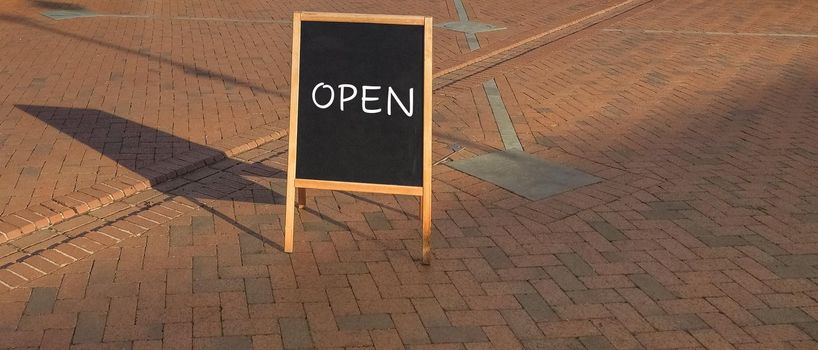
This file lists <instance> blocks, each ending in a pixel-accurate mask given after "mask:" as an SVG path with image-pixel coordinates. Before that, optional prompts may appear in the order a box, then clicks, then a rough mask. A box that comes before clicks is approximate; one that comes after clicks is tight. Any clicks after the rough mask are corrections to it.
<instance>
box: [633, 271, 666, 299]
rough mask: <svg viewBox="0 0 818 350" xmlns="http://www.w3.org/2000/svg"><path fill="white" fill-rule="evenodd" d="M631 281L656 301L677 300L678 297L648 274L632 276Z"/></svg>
mask: <svg viewBox="0 0 818 350" xmlns="http://www.w3.org/2000/svg"><path fill="white" fill-rule="evenodd" d="M629 278H630V280H631V281H632V282H633V283H634V284H636V286H637V287H639V289H641V290H643V291H644V292H645V293H647V294H648V295H649V296H651V298H653V299H654V300H669V299H675V298H676V296H675V295H673V293H672V292H670V291H669V290H667V288H665V287H664V286H663V285H662V284H661V283H659V281H657V280H656V279H655V278H653V277H652V276H650V275H648V274H638V275H630V276H629Z"/></svg>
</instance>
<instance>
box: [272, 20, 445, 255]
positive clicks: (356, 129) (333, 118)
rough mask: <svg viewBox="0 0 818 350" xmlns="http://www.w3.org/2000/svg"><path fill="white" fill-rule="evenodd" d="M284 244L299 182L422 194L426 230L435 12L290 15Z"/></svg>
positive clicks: (299, 200) (300, 194) (301, 200)
mask: <svg viewBox="0 0 818 350" xmlns="http://www.w3.org/2000/svg"><path fill="white" fill-rule="evenodd" d="M292 50H293V59H292V81H291V94H290V134H289V137H290V144H289V165H288V168H287V201H286V211H285V224H284V251H286V252H292V250H293V228H294V219H295V206H296V205H298V206H299V207H303V206H304V205H305V199H306V195H305V193H306V192H305V189H308V188H310V189H320V190H339V191H358V192H372V193H386V194H398V195H412V196H419V197H420V221H421V227H422V241H423V247H422V252H423V262H424V263H428V262H429V255H430V244H429V240H430V236H431V230H432V222H431V216H432V208H431V206H432V164H431V163H432V18H431V17H420V16H393V15H364V14H341V13H316V12H298V13H295V14H294V16H293V47H292Z"/></svg>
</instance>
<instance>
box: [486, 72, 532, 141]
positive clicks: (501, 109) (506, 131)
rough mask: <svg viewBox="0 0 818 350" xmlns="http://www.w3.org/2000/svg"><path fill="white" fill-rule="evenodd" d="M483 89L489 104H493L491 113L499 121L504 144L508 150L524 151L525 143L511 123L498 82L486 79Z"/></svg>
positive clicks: (498, 124) (498, 127) (498, 126)
mask: <svg viewBox="0 0 818 350" xmlns="http://www.w3.org/2000/svg"><path fill="white" fill-rule="evenodd" d="M483 90H485V91H486V97H488V100H489V106H491V113H492V114H494V121H496V122H497V129H498V130H499V131H500V138H502V139H503V146H504V147H505V149H507V150H511V149H516V150H519V151H522V150H523V145H522V144H521V143H520V139H519V138H518V137H517V131H516V130H514V124H512V123H511V117H509V115H508V110H507V109H506V105H505V104H504V103H503V97H502V96H500V89H498V88H497V82H496V81H495V80H494V79H491V80H486V81H485V82H483Z"/></svg>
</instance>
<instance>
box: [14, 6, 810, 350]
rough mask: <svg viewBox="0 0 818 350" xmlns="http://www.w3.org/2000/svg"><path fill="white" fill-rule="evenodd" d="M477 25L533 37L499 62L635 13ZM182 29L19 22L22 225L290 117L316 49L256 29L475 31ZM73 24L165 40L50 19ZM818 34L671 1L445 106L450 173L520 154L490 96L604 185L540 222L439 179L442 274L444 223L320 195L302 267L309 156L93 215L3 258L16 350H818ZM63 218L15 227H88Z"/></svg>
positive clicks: (275, 149) (221, 14)
mask: <svg viewBox="0 0 818 350" xmlns="http://www.w3.org/2000/svg"><path fill="white" fill-rule="evenodd" d="M464 3H465V4H466V7H467V10H468V11H469V12H470V13H471V14H473V15H474V16H473V19H475V20H480V21H485V22H494V23H502V24H503V25H505V26H507V27H509V31H508V32H506V33H505V34H503V33H502V32H495V33H490V34H485V35H483V34H481V35H479V36H478V37H479V39H480V40H481V44H485V45H487V46H489V47H491V45H501V44H502V43H503V42H504V40H512V39H514V38H515V37H516V36H524V35H526V34H531V33H533V32H537V31H539V32H542V31H544V30H546V29H548V28H546V27H548V26H553V25H558V24H561V23H564V21H570V20H572V19H575V18H576V17H577V16H583V15H585V14H587V13H591V12H593V11H595V10H597V9H598V8H599V7H602V6H606V5H611V4H613V3H614V2H598V3H594V4H593V6H592V5H590V2H575V3H571V4H569V3H570V2H559V3H558V4H557V3H554V4H553V5H554V6H549V4H550V2H543V3H536V4H534V5H531V4H528V5H531V6H527V7H525V6H524V5H525V4H527V3H526V2H523V1H519V2H515V1H512V2H510V3H507V4H500V3H493V2H487V1H464ZM180 4H190V5H191V6H187V5H185V6H182V5H179V6H171V5H168V4H161V5H160V4H154V5H149V4H147V3H128V4H125V3H117V2H87V3H81V4H73V5H72V4H67V3H65V4H60V3H55V2H35V1H31V2H28V1H14V2H7V3H3V4H0V11H3V13H4V14H3V15H2V16H3V17H0V31H2V32H3V33H12V35H10V36H3V37H2V39H0V40H2V41H0V50H2V51H3V53H6V52H8V53H10V54H9V55H3V58H0V62H2V63H4V64H5V65H0V78H2V79H4V80H2V81H3V82H4V83H3V84H2V85H0V99H2V98H4V99H5V100H0V101H5V102H0V103H2V104H0V144H2V146H0V162H4V163H3V164H5V165H6V167H5V168H4V170H3V171H0V179H2V180H0V190H2V195H3V196H7V197H4V198H5V199H0V202H2V203H0V205H2V206H3V208H5V209H2V210H11V209H8V208H23V207H25V206H28V204H29V203H32V202H33V201H34V199H35V198H43V200H45V199H48V198H51V197H52V196H57V195H58V194H64V193H68V192H71V191H74V190H75V189H77V188H79V187H78V186H82V187H89V186H92V185H94V184H97V183H98V182H99V181H100V180H101V179H111V178H113V177H114V176H118V175H119V174H120V173H121V172H122V173H128V172H133V173H134V174H133V175H134V176H136V177H139V176H145V175H146V174H148V173H147V172H143V173H139V171H138V170H137V169H140V168H139V167H137V166H136V164H140V165H145V166H147V165H149V164H154V163H155V162H156V161H158V160H167V159H170V158H171V157H174V156H179V155H180V154H182V153H181V151H182V150H190V149H191V148H192V147H193V146H192V145H194V144H199V145H210V144H211V142H216V141H217V140H224V139H227V138H229V137H230V136H231V135H239V136H240V135H247V133H249V132H251V130H253V129H254V128H255V127H256V126H260V125H266V124H269V123H270V122H272V121H275V120H283V119H286V115H285V114H282V113H286V108H285V107H286V105H287V101H286V96H283V95H279V94H278V93H281V92H282V91H283V93H286V91H287V78H286V76H287V74H288V73H286V72H288V68H287V67H288V63H287V62H288V54H289V49H288V45H289V44H288V40H289V39H288V35H289V32H288V31H289V28H288V27H287V24H286V23H278V22H258V23H255V22H253V23H251V22H247V20H261V19H264V20H269V19H286V17H287V16H288V14H289V12H291V11H292V10H293V9H295V8H301V7H305V8H307V7H308V8H309V9H322V10H338V11H340V10H345V11H364V10H366V11H365V12H412V11H421V12H422V11H430V12H429V13H432V14H434V15H435V16H436V20H440V19H442V18H446V19H452V18H455V16H456V15H455V14H454V12H453V11H454V10H453V8H452V4H450V3H444V2H424V3H417V4H410V3H401V4H399V5H396V3H393V2H380V3H371V4H370V3H364V2H361V3H356V4H353V5H349V6H348V7H344V6H345V5H343V4H341V3H334V2H333V3H330V2H326V3H320V2H319V3H309V4H307V3H303V4H302V3H297V2H296V3H287V4H286V5H282V4H278V5H277V6H272V7H271V6H267V5H269V4H267V3H265V4H261V3H257V2H248V3H242V4H227V3H220V4H218V5H217V4H214V3H199V2H185V3H180ZM262 5H263V6H262ZM49 6H51V7H55V6H56V7H59V6H62V7H65V6H82V7H86V8H90V9H92V10H94V11H99V12H109V13H128V14H146V15H148V16H151V18H149V19H144V18H143V19H139V18H122V17H99V18H87V19H81V20H64V21H60V22H52V21H50V20H47V19H44V18H40V17H37V16H38V15H36V12H37V11H40V10H42V9H44V8H47V7H49ZM532 6H533V7H532ZM523 8H525V9H526V10H523ZM546 8H551V10H547V9H546ZM548 11H552V12H548ZM540 12H547V14H542V16H541V15H540ZM285 15H287V16H285ZM180 16H187V17H197V18H200V20H191V19H180V18H174V17H180ZM816 18H818V7H816V5H815V4H813V3H809V2H798V3H793V4H787V6H782V4H781V3H779V2H774V1H758V2H753V3H752V4H745V3H736V2H727V1H692V2H674V1H651V2H649V3H648V4H646V5H643V6H639V7H637V8H635V9H633V10H631V11H628V12H627V13H625V14H623V15H619V16H616V17H614V18H611V19H609V20H606V21H603V22H601V23H599V24H597V25H596V26H593V27H590V28H587V29H584V30H581V31H579V32H577V33H576V34H573V35H570V36H568V37H566V38H564V39H561V40H559V41H557V42H554V43H549V44H547V45H546V44H545V43H541V44H542V45H540V44H537V45H540V46H541V47H531V48H532V50H531V51H530V52H526V53H524V54H522V55H519V56H518V55H517V54H519V53H520V52H518V53H517V54H514V55H509V56H508V57H501V58H502V59H501V60H500V61H498V63H497V64H495V65H493V66H491V67H483V68H484V69H483V70H481V71H480V72H479V73H478V74H475V75H473V76H469V77H465V78H462V79H456V80H454V81H452V83H451V84H447V85H446V86H443V87H440V88H438V89H437V90H436V91H435V123H436V129H435V136H436V138H435V145H434V153H435V156H436V158H437V157H439V156H443V155H444V154H446V153H447V149H446V147H447V146H448V144H450V143H454V142H457V143H461V144H463V145H465V146H466V147H467V150H466V151H464V152H461V153H460V154H458V155H456V157H471V156H474V155H476V154H482V153H486V152H490V151H493V150H495V149H499V148H501V147H502V142H501V140H500V138H499V133H498V131H497V129H496V126H495V124H494V121H493V118H492V116H491V114H490V113H491V112H490V111H491V109H490V108H489V106H488V102H487V100H486V97H485V93H484V92H483V91H482V89H481V87H480V86H481V85H480V83H481V82H482V80H481V79H483V78H485V77H489V76H490V77H492V78H495V79H496V81H497V82H498V86H499V89H500V91H501V93H502V95H503V100H504V103H505V104H506V106H507V108H508V109H509V114H510V115H511V118H512V122H513V123H514V126H515V129H516V131H517V133H518V135H519V137H520V140H521V142H522V144H523V147H524V148H525V149H526V151H527V152H529V153H532V154H534V155H536V156H538V157H542V158H547V159H550V160H553V161H558V162H560V163H563V164H565V165H569V166H572V167H576V168H579V169H582V170H583V171H586V172H589V173H591V174H593V175H595V176H597V177H600V178H601V179H603V181H602V182H600V183H598V184H594V185H591V186H586V187H583V188H579V189H576V190H573V191H570V192H566V193H562V194H559V195H555V196H553V197H550V198H547V199H544V200H541V201H536V202H531V201H528V200H525V199H523V198H521V197H518V196H516V195H514V194H513V193H509V192H507V191H505V190H503V189H501V188H498V187H496V186H494V185H492V184H488V183H485V182H482V181H480V180H478V179H475V178H471V177H469V176H467V175H465V174H462V173H460V172H457V171H455V170H452V169H449V168H447V167H446V166H445V165H440V166H436V167H435V168H434V170H435V174H434V186H435V187H434V188H435V199H434V203H433V217H434V221H433V223H434V225H435V229H436V230H435V233H434V238H433V255H434V259H433V261H432V264H431V265H430V266H424V265H421V264H420V263H419V253H420V252H419V247H420V239H419V233H418V231H417V227H418V224H419V223H418V219H417V201H416V199H414V198H406V197H396V196H387V195H367V194H349V193H341V192H326V191H308V197H307V199H308V201H307V202H308V203H307V208H306V209H303V210H299V211H298V212H299V215H298V216H297V223H296V225H295V226H296V228H297V230H296V244H295V248H296V249H295V250H296V251H295V253H293V254H291V255H288V254H285V253H283V252H282V248H281V244H282V238H283V237H282V226H283V222H282V216H283V215H282V214H283V206H282V204H283V199H284V198H283V189H284V178H285V177H284V176H285V174H286V169H285V166H286V156H287V154H286V141H285V140H275V141H272V142H268V143H264V144H260V145H255V146H253V147H247V150H246V152H243V153H237V154H234V155H232V156H233V157H232V158H230V159H225V160H222V161H219V162H212V163H210V164H199V165H196V167H199V169H198V170H196V171H194V172H191V173H189V174H188V175H186V176H183V177H179V178H176V179H174V180H172V181H169V182H165V183H164V184H161V185H158V186H156V189H152V190H147V191H143V192H140V193H138V194H136V195H134V196H131V197H128V198H126V199H124V200H118V201H115V202H113V203H114V204H110V205H108V206H107V207H102V208H101V209H98V210H96V211H92V212H90V213H74V214H77V215H75V217H73V218H71V219H69V220H66V221H63V222H62V223H61V224H59V225H55V226H53V227H52V228H51V229H49V230H42V231H37V232H36V233H35V234H33V235H29V236H26V238H24V239H21V240H12V241H11V242H9V243H5V244H3V245H0V252H4V253H3V255H2V257H1V258H2V262H1V263H0V310H3V312H2V313H0V348H24V347H41V348H67V347H69V346H71V347H74V348H78V349H83V348H106V347H107V348H159V347H163V348H169V349H186V348H197V349H198V348H212V349H220V348H231V349H232V348H235V349H244V348H258V349H277V348H284V349H290V348H312V347H371V346H374V347H377V348H396V347H401V346H405V347H418V348H424V347H440V348H449V347H451V348H462V347H467V348H491V347H493V348H502V349H513V348H587V349H640V348H642V349H663V348H668V349H671V348H713V349H722V348H724V349H729V348H747V349H755V348H767V349H788V348H814V347H816V346H818V344H816V339H817V337H818V304H816V298H817V297H818V290H816V280H815V279H816V278H818V270H817V269H816V267H817V266H818V258H817V257H818V248H816V247H818V246H816V244H815V242H816V241H817V240H818V239H816V235H818V226H816V219H815V218H816V216H817V215H818V214H816V213H818V193H816V190H815V188H816V186H814V184H815V181H814V178H815V175H816V172H815V169H818V163H817V162H818V158H816V156H815V155H816V154H818V149H816V147H815V145H816V144H818V142H816V136H815V135H816V134H818V133H816V132H818V130H817V129H816V124H815V122H814V121H815V120H814V119H815V115H816V113H818V103H816V101H818V95H816V94H817V93H818V91H816V90H815V86H816V82H818V79H816V72H814V68H813V66H814V64H813V63H814V62H813V61H814V57H818V49H816V47H818V46H816V45H814V43H815V42H818V20H816ZM218 19H221V20H218ZM225 19H231V20H237V19H238V20H244V22H241V21H232V22H231V21H225ZM124 33H130V34H128V35H127V36H126V37H124V39H123V35H124ZM213 33H219V34H220V36H219V37H218V38H216V39H212V38H211V37H212V36H213V35H212V34H213ZM440 33H441V35H440V38H439V39H438V40H440V45H439V47H440V52H438V53H437V55H438V56H436V59H438V61H445V60H453V61H452V62H456V60H457V59H458V58H459V57H461V56H459V54H460V53H461V52H464V51H465V46H464V42H463V39H462V36H456V35H454V34H452V33H449V32H443V31H440ZM59 37H64V38H63V39H58V38H59ZM168 38H169V39H168ZM204 38H209V39H208V40H204ZM251 38H254V39H251ZM15 40H17V41H15ZM165 40H169V41H165ZM18 41H19V42H18ZM35 43H37V44H38V45H39V46H37V47H32V48H31V49H30V50H28V51H26V50H23V49H22V48H23V47H29V46H31V45H34V44H35ZM180 43H184V44H180ZM188 43H189V46H188ZM250 43H253V44H252V45H251V44H250ZM26 45H29V46H26ZM205 48H206V49H205ZM56 49H62V50H64V52H65V54H64V55H62V56H60V57H57V56H55V55H45V54H42V52H45V51H42V50H56ZM38 50H39V51H38ZM268 51H269V53H266V52H268ZM49 52H50V51H49ZM27 55H30V56H27ZM120 56H121V57H120ZM27 57H36V58H35V59H29V60H28V62H26V64H22V63H21V62H22V60H25V59H26V58H27ZM94 57H96V58H94ZM125 57H127V59H124V58H125ZM463 57H466V56H463ZM81 61H90V62H95V63H97V64H96V66H94V69H90V68H79V67H71V65H72V64H73V63H75V62H81ZM449 63H451V62H449ZM438 64H439V67H440V66H441V65H445V64H446V63H438ZM44 66H49V67H52V66H53V67H55V68H54V70H48V69H44V68H43V67H44ZM238 67H241V68H238ZM43 72H53V73H43ZM62 77H74V78H73V79H74V80H71V82H70V83H69V82H66V83H60V81H62V80H61V78H62ZM140 87H141V88H140ZM152 89H153V90H152ZM154 90H156V91H154ZM194 91H195V93H194ZM154 95H156V96H159V98H158V99H153V98H148V97H149V96H154ZM16 104H26V105H45V106H52V105H53V106H57V105H59V106H77V105H82V106H85V107H83V108H86V107H90V108H93V109H98V110H100V111H102V112H93V113H73V112H70V111H68V112H65V111H63V110H58V109H50V110H43V109H36V111H37V112H36V113H37V116H39V117H40V118H35V116H32V115H30V114H29V115H27V114H25V113H23V112H25V111H26V110H25V108H23V109H20V108H18V107H15V105H16ZM44 111H45V112H44ZM40 113H45V114H44V115H41V114H40ZM105 113H107V114H109V115H115V116H118V117H119V118H121V119H119V120H113V119H110V118H109V119H108V120H107V121H106V120H104V118H103V116H105V115H106V114H105ZM202 116H204V117H202ZM160 117H161V118H160ZM166 117H167V118H166ZM25 118H29V119H25ZM71 118H80V119H82V118H90V119H87V120H86V121H85V122H77V123H76V124H72V122H71V120H72V119H71ZM24 119H25V120H27V122H24V121H23V120H24ZM86 123H87V124H86ZM97 124H98V125H97ZM86 125H96V126H95V127H94V128H92V130H85V129H84V128H83V126H86ZM20 128H26V129H27V130H28V131H29V132H27V133H20V132H19V130H21V129H20ZM146 128H148V129H146ZM151 128H152V129H151ZM160 131H161V132H162V133H163V134H160V133H159V132H160ZM148 134H150V135H154V136H157V135H159V136H162V137H159V139H157V138H151V137H148V136H147V135H148ZM250 148H252V149H250ZM56 159H59V161H57V160H56ZM184 162H185V160H179V159H177V160H174V161H173V162H172V163H174V164H175V165H173V164H170V163H168V164H165V165H162V166H167V167H174V166H176V167H177V169H181V168H184V167H191V168H192V167H193V165H191V164H188V163H184ZM188 162H191V163H195V161H194V160H188ZM128 164H133V166H130V165H128ZM154 165H155V164H154ZM157 169H158V168H157ZM174 171H176V170H174ZM8 174H11V175H8ZM69 174H70V175H69ZM9 176H11V177H9ZM66 176H67V177H66ZM9 178H11V179H12V180H8V179H9ZM48 181H51V182H53V183H51V182H48ZM47 182H48V183H47ZM11 183H13V184H11ZM18 183H24V184H25V185H24V186H16V184H18ZM271 189H272V191H271ZM99 190H100V189H99V187H98V186H97V187H96V188H95V189H94V190H93V191H87V192H88V193H86V194H84V195H76V196H69V197H70V198H73V200H76V201H80V202H82V201H86V202H91V201H93V200H94V199H93V195H94V194H98V193H97V192H95V191H99ZM35 194H36V195H35ZM121 195H122V196H124V195H125V193H124V192H123V193H122V194H121ZM23 197H25V199H20V198H23ZM70 200H71V199H60V200H56V199H55V201H57V202H61V203H68V202H70ZM97 200H98V199H97ZM113 200H114V198H113V196H112V197H111V198H109V201H113ZM23 202H25V203H23ZM43 207H44V208H45V209H42V208H39V207H38V208H36V210H34V211H33V212H34V213H39V214H38V215H40V216H39V218H38V217H37V216H36V215H34V214H32V215H34V216H31V215H29V214H26V215H21V216H18V217H16V219H14V220H16V221H15V222H19V223H21V224H25V223H28V224H30V225H34V226H35V227H36V226H37V225H38V224H39V225H42V223H43V222H42V219H41V218H43V217H46V216H50V215H52V214H54V213H56V212H58V211H60V210H61V208H60V207H59V206H57V205H53V204H49V205H46V204H44V205H43ZM14 220H12V221H14ZM46 221H47V220H46ZM5 227H6V226H3V225H0V230H6V228H5ZM3 232H6V231H3ZM6 233H7V235H8V234H9V233H11V234H12V235H13V234H14V233H13V232H11V231H8V232H6ZM4 239H5V238H4Z"/></svg>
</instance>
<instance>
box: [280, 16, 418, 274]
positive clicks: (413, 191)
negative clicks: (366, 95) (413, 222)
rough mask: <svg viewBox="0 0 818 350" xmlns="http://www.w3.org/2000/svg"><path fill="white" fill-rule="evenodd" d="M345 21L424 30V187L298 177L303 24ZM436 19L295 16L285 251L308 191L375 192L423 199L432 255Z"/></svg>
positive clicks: (289, 248) (290, 246) (289, 243)
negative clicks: (303, 22)
mask: <svg viewBox="0 0 818 350" xmlns="http://www.w3.org/2000/svg"><path fill="white" fill-rule="evenodd" d="M302 21H311V22H341V23H371V24H396V25H417V26H423V28H424V31H423V32H424V44H423V45H424V47H423V185H422V186H419V187H416V186H402V185H384V184H372V183H358V182H340V181H325V180H312V179H299V178H297V177H296V171H295V169H296V162H297V155H298V152H297V145H298V99H299V96H298V93H299V78H300V69H301V22H302ZM432 28H433V27H432V18H431V17H422V16H396V15H365V14H347V13H323V12H296V13H294V14H293V46H292V79H291V87H290V135H289V137H290V140H289V156H288V162H287V164H288V165H287V200H286V209H285V217H284V220H285V223H284V251H285V252H287V253H291V252H292V251H293V227H294V220H295V206H296V205H298V207H299V208H303V207H304V206H305V205H306V189H308V188H309V189H317V190H338V191H354V192H371V193H384V194H396V195H410V196H418V197H420V210H419V212H420V221H421V231H422V253H423V263H424V264H428V263H429V260H430V255H431V245H430V239H431V233H432Z"/></svg>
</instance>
